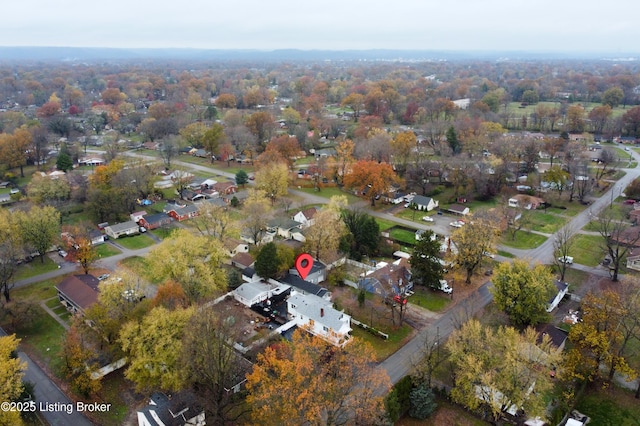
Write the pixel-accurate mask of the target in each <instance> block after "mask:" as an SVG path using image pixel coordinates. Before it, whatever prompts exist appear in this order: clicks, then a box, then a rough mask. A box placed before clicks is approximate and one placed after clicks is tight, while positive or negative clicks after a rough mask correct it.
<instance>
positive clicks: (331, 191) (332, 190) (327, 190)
mask: <svg viewBox="0 0 640 426" xmlns="http://www.w3.org/2000/svg"><path fill="white" fill-rule="evenodd" d="M296 190H298V191H302V192H306V193H307V194H311V195H317V196H319V197H323V198H326V199H327V200H328V199H329V198H331V197H333V196H334V195H345V196H346V197H347V201H348V203H349V204H354V203H357V202H360V201H367V200H365V199H364V198H360V197H356V196H355V195H353V194H350V193H348V192H344V191H343V190H341V189H340V188H338V187H337V186H327V187H324V188H321V189H320V191H316V190H315V188H313V187H310V188H305V187H301V188H296Z"/></svg>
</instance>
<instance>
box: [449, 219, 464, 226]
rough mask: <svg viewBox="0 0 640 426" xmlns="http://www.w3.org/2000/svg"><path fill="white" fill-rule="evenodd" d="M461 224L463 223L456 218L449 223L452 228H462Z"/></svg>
mask: <svg viewBox="0 0 640 426" xmlns="http://www.w3.org/2000/svg"><path fill="white" fill-rule="evenodd" d="M462 225H464V223H463V222H459V221H457V220H456V221H454V222H451V223H450V224H449V226H453V227H454V228H462Z"/></svg>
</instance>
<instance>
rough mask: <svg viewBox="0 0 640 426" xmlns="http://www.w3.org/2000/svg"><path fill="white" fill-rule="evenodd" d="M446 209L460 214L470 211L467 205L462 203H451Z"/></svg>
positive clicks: (463, 214) (464, 214) (466, 213)
mask: <svg viewBox="0 0 640 426" xmlns="http://www.w3.org/2000/svg"><path fill="white" fill-rule="evenodd" d="M447 211H448V212H450V213H453V214H458V215H460V216H466V215H468V214H469V213H470V210H469V207H467V206H464V205H462V204H451V205H450V206H449V208H448V209H447Z"/></svg>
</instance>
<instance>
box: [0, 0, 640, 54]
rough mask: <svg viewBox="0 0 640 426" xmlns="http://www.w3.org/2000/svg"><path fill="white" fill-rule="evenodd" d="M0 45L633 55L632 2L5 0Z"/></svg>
mask: <svg viewBox="0 0 640 426" xmlns="http://www.w3.org/2000/svg"><path fill="white" fill-rule="evenodd" d="M1 10H2V12H1V14H2V36H0V45H2V46H64V47H125V48H207V49H258V50H274V49H303V50H317V49H327V50H350V49H412V50H413V49H418V50H463V51H478V50H482V51H496V50H497V51H505V50H506V51H535V52H559V51H560V52H573V53H578V52H608V53H613V54H615V53H633V52H640V43H639V41H640V25H638V21H637V19H638V16H640V2H639V1H637V0H606V1H602V0H386V1H381V0H367V1H364V0H321V1H315V2H312V1H299V0H298V1H292V0H271V1H266V0H240V1H231V0H226V1H221V0H217V1H216V0H183V1H168V0H109V1H97V2H96V1H84V0H56V1H52V0H12V1H7V2H5V4H3V5H2V9H1Z"/></svg>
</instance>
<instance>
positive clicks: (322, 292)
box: [269, 274, 331, 300]
mask: <svg viewBox="0 0 640 426" xmlns="http://www.w3.org/2000/svg"><path fill="white" fill-rule="evenodd" d="M269 282H271V283H284V284H288V285H290V286H291V287H295V289H296V290H297V291H298V293H302V294H312V295H314V296H318V297H320V298H322V299H325V300H331V293H329V290H327V289H326V288H324V287H321V286H319V285H318V284H314V283H311V282H309V281H306V280H303V279H302V278H300V277H299V276H297V275H293V274H287V275H285V276H284V277H283V278H281V279H280V280H278V281H276V280H271V279H270V280H269Z"/></svg>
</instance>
